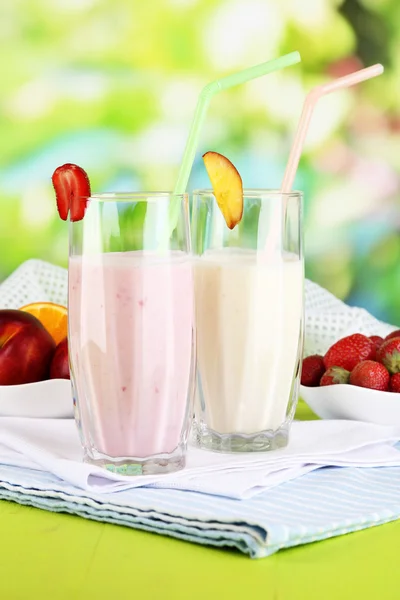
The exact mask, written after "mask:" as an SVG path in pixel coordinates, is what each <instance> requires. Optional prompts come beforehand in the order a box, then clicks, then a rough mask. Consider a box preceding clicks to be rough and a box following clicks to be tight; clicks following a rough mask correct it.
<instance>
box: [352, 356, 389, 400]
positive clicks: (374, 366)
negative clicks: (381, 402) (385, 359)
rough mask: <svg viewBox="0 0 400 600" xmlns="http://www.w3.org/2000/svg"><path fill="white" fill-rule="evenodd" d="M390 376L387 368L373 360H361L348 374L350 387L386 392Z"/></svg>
mask: <svg viewBox="0 0 400 600" xmlns="http://www.w3.org/2000/svg"><path fill="white" fill-rule="evenodd" d="M389 380H390V375H389V371H388V370H387V368H386V367H385V366H384V365H382V364H381V363H378V362H376V361H375V360H363V361H361V362H360V363H358V365H356V366H355V367H354V369H353V370H352V372H351V373H350V383H351V385H357V386H359V387H365V388H369V389H372V390H381V391H382V392H387V391H388V389H389Z"/></svg>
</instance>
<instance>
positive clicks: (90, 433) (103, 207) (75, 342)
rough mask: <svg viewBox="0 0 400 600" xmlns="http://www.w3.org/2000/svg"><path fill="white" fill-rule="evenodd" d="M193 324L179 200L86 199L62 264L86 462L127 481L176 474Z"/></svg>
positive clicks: (184, 204) (158, 196) (141, 196)
mask: <svg viewBox="0 0 400 600" xmlns="http://www.w3.org/2000/svg"><path fill="white" fill-rule="evenodd" d="M172 202H174V206H175V215H176V227H174V230H173V231H172V232H170V227H169V226H168V223H169V218H170V208H171V203H172ZM176 209H178V211H177V210H176ZM160 240H162V241H160ZM193 321H194V299H193V279H192V264H191V256H190V235H189V216H188V198H187V196H186V195H182V196H173V195H172V194H167V193H146V192H144V193H138V194H109V195H93V196H92V197H91V198H90V199H89V200H88V206H87V211H86V214H85V217H84V219H83V220H82V221H79V222H75V223H71V224H70V257H69V351H70V366H71V380H72V387H73V394H74V401H75V418H76V422H77V424H78V429H79V432H80V436H81V442H82V446H83V449H84V460H85V461H86V462H89V463H93V464H97V465H100V466H102V467H105V468H106V469H109V470H110V471H113V472H118V473H122V474H127V475H136V474H147V473H162V472H171V471H175V470H178V469H181V468H183V467H184V465H185V454H186V445H187V437H188V432H189V425H190V418H191V415H192V407H191V399H192V396H193V392H194V350H193V349H194V327H193Z"/></svg>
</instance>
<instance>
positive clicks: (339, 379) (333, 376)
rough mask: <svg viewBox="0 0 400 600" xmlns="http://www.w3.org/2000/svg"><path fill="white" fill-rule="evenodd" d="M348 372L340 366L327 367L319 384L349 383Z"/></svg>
mask: <svg viewBox="0 0 400 600" xmlns="http://www.w3.org/2000/svg"><path fill="white" fill-rule="evenodd" d="M349 377H350V372H349V371H347V370H346V369H343V368H342V367H329V369H327V371H326V372H325V373H324V374H323V375H322V377H321V381H320V383H319V385H320V386H324V385H338V384H342V383H349Z"/></svg>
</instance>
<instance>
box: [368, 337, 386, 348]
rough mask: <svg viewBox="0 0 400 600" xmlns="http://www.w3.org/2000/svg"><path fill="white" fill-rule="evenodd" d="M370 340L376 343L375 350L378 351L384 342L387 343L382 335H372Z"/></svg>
mask: <svg viewBox="0 0 400 600" xmlns="http://www.w3.org/2000/svg"><path fill="white" fill-rule="evenodd" d="M369 339H370V340H371V342H374V344H375V350H378V348H380V347H381V346H382V344H383V342H384V341H385V340H384V339H383V337H381V336H380V335H370V336H369Z"/></svg>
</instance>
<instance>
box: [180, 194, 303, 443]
mask: <svg viewBox="0 0 400 600" xmlns="http://www.w3.org/2000/svg"><path fill="white" fill-rule="evenodd" d="M301 215H302V195H301V193H299V192H293V193H290V194H282V193H281V192H279V191H268V190H244V211H243V218H242V220H241V221H240V223H239V224H238V225H236V227H235V228H234V229H233V230H230V229H228V227H227V226H226V223H225V220H224V218H223V216H222V214H221V211H220V210H219V208H218V206H217V203H216V201H215V198H214V195H213V193H212V192H211V191H208V190H204V191H202V190H200V191H195V192H194V194H193V207H192V239H193V249H194V253H195V259H194V281H195V305H196V338H197V375H196V391H195V410H194V425H193V440H194V443H195V444H196V445H198V446H200V447H203V448H207V449H210V450H216V451H221V452H258V451H267V450H274V449H276V448H280V447H282V446H285V445H286V444H287V442H288V435H289V428H290V424H291V422H292V420H293V416H294V412H295V409H296V403H297V398H298V389H299V376H300V370H301V357H302V350H303V283H304V264H303V255H302V218H301Z"/></svg>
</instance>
